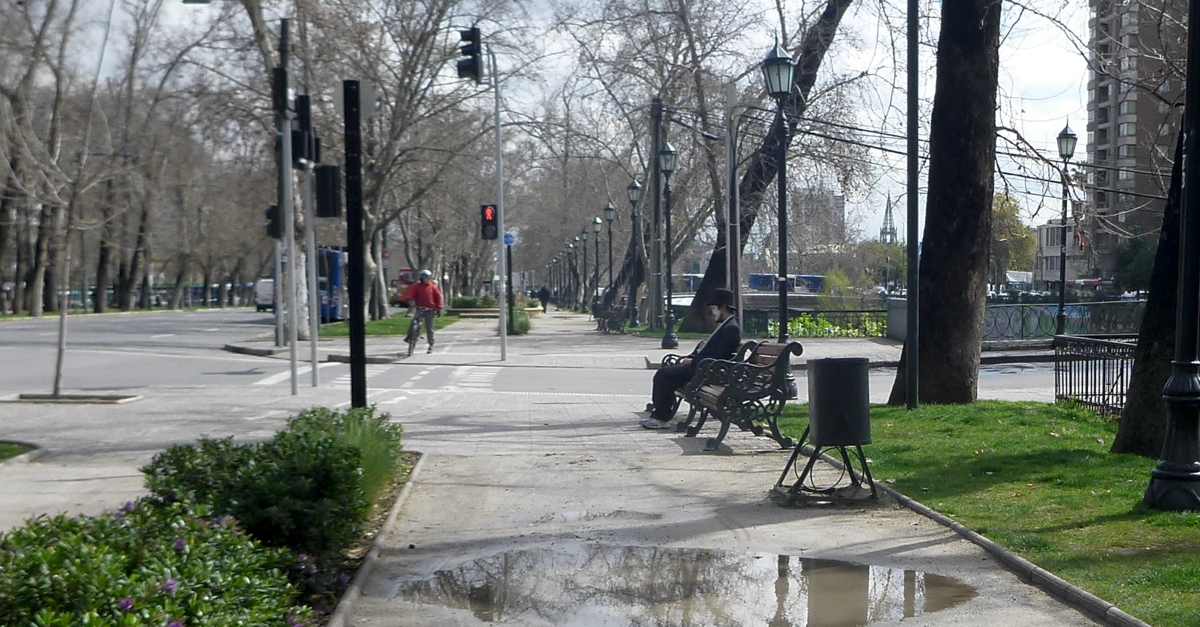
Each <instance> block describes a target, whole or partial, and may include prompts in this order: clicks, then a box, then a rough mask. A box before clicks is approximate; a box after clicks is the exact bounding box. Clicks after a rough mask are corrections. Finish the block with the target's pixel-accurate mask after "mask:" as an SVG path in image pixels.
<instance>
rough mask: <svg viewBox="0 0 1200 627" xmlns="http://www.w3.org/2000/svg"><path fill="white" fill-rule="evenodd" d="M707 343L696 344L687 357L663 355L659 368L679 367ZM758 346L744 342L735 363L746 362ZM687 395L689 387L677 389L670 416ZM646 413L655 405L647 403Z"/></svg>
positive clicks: (672, 354)
mask: <svg viewBox="0 0 1200 627" xmlns="http://www.w3.org/2000/svg"><path fill="white" fill-rule="evenodd" d="M707 341H708V340H707V339H704V340H700V343H699V344H696V348H693V349H692V352H690V353H688V354H686V355H680V354H677V353H667V354H666V355H663V358H662V362H660V364H659V366H658V368H659V370H662V369H663V368H668V367H670V366H678V365H679V363H680V362H681V361H683V360H684V359H692V358H694V357H695V355H696V353H699V352H700V349H702V348H704V343H705V342H707ZM758 344H759V342H757V341H755V340H750V341H748V342H743V343H742V345H741V346H740V347H739V348H738V350H737V353H735V354H734V356H733V359H734V360H735V361H744V360H745V359H746V356H747V355H749V354H750V353H752V352H753V351H754V348H755V347H756V346H757V345H758ZM686 393H687V385H683V386H680V387H678V388H676V389H675V404H674V405H672V406H671V413H670V415H672V416H674V415H675V412H676V411H678V409H679V403H680V402H681V401H684V400H687V399H686ZM646 411H647V412H652V411H654V404H653V403H647V404H646Z"/></svg>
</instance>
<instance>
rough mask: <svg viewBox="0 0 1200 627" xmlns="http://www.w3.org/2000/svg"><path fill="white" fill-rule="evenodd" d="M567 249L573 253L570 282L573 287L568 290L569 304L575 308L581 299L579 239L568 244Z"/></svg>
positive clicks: (576, 238)
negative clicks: (577, 301)
mask: <svg viewBox="0 0 1200 627" xmlns="http://www.w3.org/2000/svg"><path fill="white" fill-rule="evenodd" d="M567 248H569V249H570V251H571V278H570V281H569V282H570V285H571V287H570V289H569V290H568V291H569V292H570V293H571V300H570V301H569V302H570V303H571V307H572V308H574V306H575V301H576V300H578V298H579V280H578V276H579V264H578V263H577V262H578V260H579V256H578V253H579V237H578V236H577V237H575V239H574V241H572V242H571V243H570V244H567Z"/></svg>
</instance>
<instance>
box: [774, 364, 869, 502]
mask: <svg viewBox="0 0 1200 627" xmlns="http://www.w3.org/2000/svg"><path fill="white" fill-rule="evenodd" d="M869 367H870V362H869V361H868V360H867V358H865V357H841V358H831V359H810V360H808V427H807V428H805V429H804V435H801V436H800V441H799V442H798V443H797V444H796V448H795V450H793V451H792V455H791V457H790V458H789V459H788V462H787V465H786V466H784V467H783V473H782V474H780V475H779V481H777V482H776V483H775V491H776V492H779V493H781V494H784V495H786V496H787V497H788V498H789V499H791V498H795V497H797V496H799V495H800V493H801V492H802V491H809V492H814V491H815V492H819V493H824V494H832V493H833V491H834V489H835V487H836V486H834V487H830V488H826V489H818V490H814V489H813V488H805V487H804V480H805V479H806V478H807V477H808V475H809V473H811V472H812V469H813V466H814V465H815V464H816V462H817V458H818V457H820V455H821V449H823V448H830V447H832V448H836V449H837V450H838V452H839V453H840V454H841V456H842V463H843V464H845V468H846V472H847V473H849V475H850V481H851V482H852V483H853V484H854V486H855V487H862V483H861V482H860V481H859V479H858V476H857V475H856V474H855V473H854V467H853V465H852V464H851V463H850V455H849V453H848V452H847V451H846V449H847V447H851V446H852V447H854V451H855V454H856V455H857V457H858V461H859V464H861V466H862V475H863V476H864V477H866V480H867V485H868V486H870V488H871V498H873V499H875V500H878V499H879V495H878V493H876V491H875V481H874V480H873V479H872V478H871V469H870V467H869V466H867V457H866V455H864V454H863V450H862V445H863V444H870V443H871V397H870V392H871V389H870V380H869V377H868V369H869ZM805 441H809V444H811V445H812V447H813V451H812V456H811V457H809V460H808V463H807V464H805V466H804V471H803V472H801V473H800V477H799V478H798V479H797V480H796V483H794V484H792V485H791V486H785V485H784V484H783V481H784V479H786V478H787V475H788V472H789V471H791V470H793V468H794V467H795V466H796V457H797V456H798V455H800V451H801V450H802V449H803V447H804V443H805Z"/></svg>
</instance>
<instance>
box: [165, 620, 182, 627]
mask: <svg viewBox="0 0 1200 627" xmlns="http://www.w3.org/2000/svg"><path fill="white" fill-rule="evenodd" d="M167 627H183V623H181V622H179V621H177V620H173V621H171V622H169V623H167Z"/></svg>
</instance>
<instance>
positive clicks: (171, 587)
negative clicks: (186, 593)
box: [162, 579, 179, 594]
mask: <svg viewBox="0 0 1200 627" xmlns="http://www.w3.org/2000/svg"><path fill="white" fill-rule="evenodd" d="M162 589H163V592H166V593H167V594H175V591H176V590H177V589H179V582H178V581H175V580H174V579H168V580H166V581H164V582H163V585H162Z"/></svg>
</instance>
